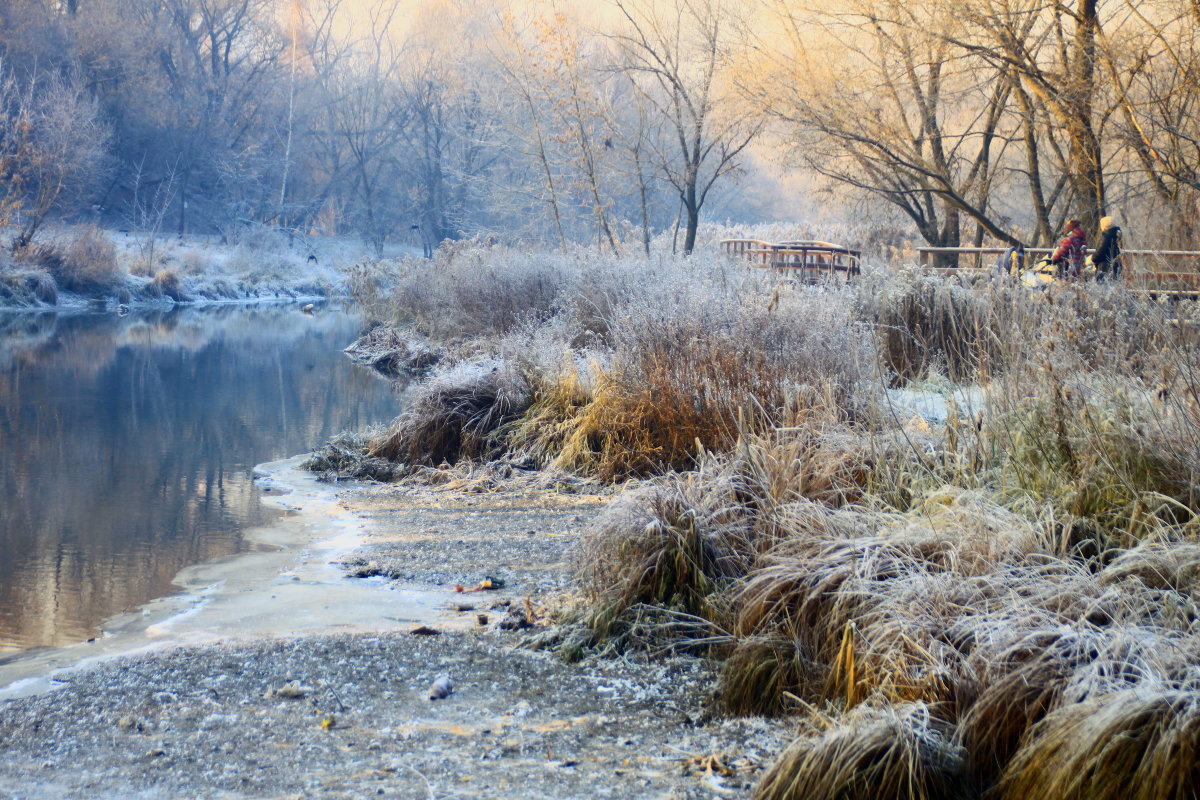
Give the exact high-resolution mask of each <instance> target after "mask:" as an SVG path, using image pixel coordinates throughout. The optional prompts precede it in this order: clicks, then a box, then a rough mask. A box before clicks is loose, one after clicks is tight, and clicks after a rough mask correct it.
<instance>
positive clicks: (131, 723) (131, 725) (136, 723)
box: [117, 717, 142, 731]
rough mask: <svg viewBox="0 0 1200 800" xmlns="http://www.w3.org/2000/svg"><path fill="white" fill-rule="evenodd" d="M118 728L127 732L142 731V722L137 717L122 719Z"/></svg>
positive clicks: (118, 721) (119, 720)
mask: <svg viewBox="0 0 1200 800" xmlns="http://www.w3.org/2000/svg"><path fill="white" fill-rule="evenodd" d="M117 727H118V728H120V729H122V730H126V731H140V730H142V722H141V720H139V719H137V718H136V717H121V718H120V719H118V720H117Z"/></svg>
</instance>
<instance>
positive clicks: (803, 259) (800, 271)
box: [721, 239, 862, 283]
mask: <svg viewBox="0 0 1200 800" xmlns="http://www.w3.org/2000/svg"><path fill="white" fill-rule="evenodd" d="M721 249H722V250H723V251H724V252H725V253H726V254H728V255H731V256H737V257H740V258H744V259H746V260H747V261H749V262H750V263H751V264H754V265H756V266H759V267H763V268H764V269H775V270H779V271H781V272H784V273H787V274H789V275H793V276H795V277H797V278H799V279H800V280H802V281H804V282H805V283H816V282H818V281H822V280H849V279H850V278H852V277H854V276H855V275H858V273H859V262H860V259H861V255H862V254H861V253H860V252H859V251H858V250H850V249H849V248H846V247H842V246H840V245H836V244H830V243H829V242H809V241H804V242H763V241H759V240H757V239H725V240H724V241H722V242H721Z"/></svg>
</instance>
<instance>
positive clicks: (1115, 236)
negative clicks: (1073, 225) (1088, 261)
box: [1092, 217, 1121, 281]
mask: <svg viewBox="0 0 1200 800" xmlns="http://www.w3.org/2000/svg"><path fill="white" fill-rule="evenodd" d="M1092 264H1093V265H1095V267H1096V280H1098V281H1106V280H1109V279H1110V278H1111V279H1112V280H1118V279H1119V278H1120V277H1121V229H1120V227H1118V226H1117V224H1116V222H1114V221H1113V218H1112V217H1103V218H1102V219H1101V220H1100V245H1099V246H1098V247H1097V248H1096V252H1094V253H1092Z"/></svg>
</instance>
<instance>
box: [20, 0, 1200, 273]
mask: <svg viewBox="0 0 1200 800" xmlns="http://www.w3.org/2000/svg"><path fill="white" fill-rule="evenodd" d="M1198 14H1200V12H1197V9H1196V5H1195V3H1191V2H1189V1H1188V0H1139V1H1138V2H1134V1H1133V0H1107V1H1106V2H1100V1H1099V0H1075V1H1074V2H1056V3H1044V2H1040V0H1018V1H1017V2H998V0H965V2H942V1H941V0H935V2H931V3H926V4H920V5H914V4H911V3H903V2H894V1H893V0H836V1H830V2H805V1H804V0H756V1H755V2H725V1H724V0H609V1H608V2H604V3H580V2H571V1H570V0H525V1H524V2H515V0H514V2H497V3H487V4H472V3H465V2H462V1H461V0H439V2H436V3H434V2H426V3H413V2H400V0H286V2H283V1H282V0H280V1H279V2H276V1H275V0H69V1H68V2H62V1H61V0H0V63H2V69H3V80H4V87H5V88H4V94H5V98H6V99H5V101H4V109H5V114H6V115H7V116H6V119H8V120H10V122H11V124H9V125H7V127H6V134H5V142H4V153H3V159H4V162H3V163H4V170H5V173H4V174H5V176H6V179H5V188H4V204H5V205H4V207H5V209H6V211H5V219H6V220H7V221H8V224H9V225H10V226H16V228H17V230H18V233H17V234H16V235H15V236H14V237H13V243H14V244H16V245H19V246H27V245H28V244H29V242H30V240H31V239H32V237H33V236H35V235H36V233H37V231H38V230H39V229H40V228H41V227H42V226H43V223H44V221H45V220H47V219H49V218H57V217H61V218H62V219H63V220H64V221H66V222H71V221H81V220H82V221H89V222H99V223H100V224H102V225H107V226H118V227H128V226H130V225H133V226H135V227H142V226H143V225H144V224H145V223H146V220H148V219H151V218H152V219H155V220H157V225H158V226H160V227H162V228H163V229H164V230H170V231H174V232H177V233H203V234H213V235H219V236H222V237H225V238H229V237H235V238H236V237H237V236H238V235H239V231H242V230H245V229H246V228H247V227H248V226H250V227H253V226H266V227H277V228H280V229H282V230H285V231H291V232H295V233H305V234H307V233H322V234H334V235H350V236H357V237H360V238H361V239H362V240H363V241H364V242H366V243H368V244H369V245H370V246H371V247H372V248H374V249H375V250H376V251H379V250H380V248H382V247H383V245H384V243H385V242H388V241H393V242H407V243H409V244H411V245H419V246H422V247H423V248H425V249H428V248H430V247H432V246H435V245H436V244H437V243H439V242H441V241H444V240H447V239H456V238H462V237H472V236H491V237H494V238H497V239H501V240H512V241H518V240H520V241H544V242H549V243H553V244H555V245H556V246H558V247H563V246H565V245H567V244H570V243H579V244H591V245H593V246H596V247H598V248H601V249H604V250H610V251H617V252H620V251H622V250H623V249H625V248H626V247H629V246H632V247H635V248H638V249H642V250H648V249H649V248H650V245H651V242H652V241H653V240H654V239H655V237H656V236H657V235H658V234H660V233H668V232H669V233H671V234H672V235H671V236H669V237H668V239H669V241H670V242H671V245H670V246H671V247H673V248H674V249H677V250H681V251H683V252H690V251H691V250H693V249H694V247H695V246H696V235H697V230H698V226H699V224H700V222H701V220H702V219H705V218H710V217H711V218H714V219H723V220H728V221H739V220H740V221H746V222H766V221H772V220H783V219H787V218H789V217H794V216H795V214H796V209H798V208H810V209H811V208H819V209H820V214H821V219H822V220H824V221H826V222H845V223H853V222H854V218H855V215H857V214H861V213H867V214H870V215H872V216H875V217H878V218H880V219H883V220H888V223H887V224H889V225H895V226H899V227H900V228H902V229H907V230H910V231H911V232H912V236H913V237H914V238H916V239H918V240H919V241H921V242H923V243H926V244H929V245H937V246H946V247H954V246H959V245H967V244H982V243H993V244H1000V243H1016V242H1020V243H1023V244H1027V245H1032V244H1047V243H1049V242H1050V241H1051V240H1052V239H1053V238H1054V237H1055V236H1056V235H1057V233H1058V231H1059V230H1060V229H1061V227H1062V223H1063V221H1064V220H1066V219H1068V218H1071V217H1078V218H1080V219H1081V220H1082V221H1083V222H1084V226H1085V228H1087V229H1089V230H1095V229H1096V226H1097V224H1098V221H1099V219H1100V218H1101V217H1103V216H1106V215H1110V214H1117V215H1119V216H1120V217H1121V218H1123V219H1126V220H1128V221H1129V223H1130V228H1131V229H1133V230H1136V231H1138V236H1139V237H1141V238H1142V239H1143V240H1144V242H1145V243H1146V244H1153V245H1155V246H1159V245H1161V246H1169V247H1177V248H1182V247H1185V246H1195V245H1196V240H1197V236H1200V230H1198V227H1197V193H1198V190H1200V178H1198V177H1197V167H1196V164H1197V162H1198V161H1200V144H1198V142H1200V128H1198V123H1197V122H1196V120H1197V118H1198V115H1197V113H1196V110H1197V103H1200V90H1198V89H1197V86H1198V85H1200V81H1197V78H1196V76H1197V74H1198V73H1200V39H1198V38H1197V37H1198V36H1200V34H1197V31H1198V30H1200V16H1198ZM34 116H36V117H37V119H38V120H39V121H38V122H37V123H36V124H34V122H33V119H34ZM20 119H24V120H25V122H23V123H20V124H18V122H17V121H18V120H20ZM34 138H36V139H37V141H36V142H35V141H34ZM52 139H53V141H51V140H52ZM786 186H793V187H804V188H803V189H799V190H795V189H793V190H789V189H785V188H784V187H786ZM151 206H153V213H151V210H150V207H151ZM668 239H664V240H663V241H667V240H668Z"/></svg>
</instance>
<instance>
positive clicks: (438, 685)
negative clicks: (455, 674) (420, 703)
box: [429, 675, 454, 700]
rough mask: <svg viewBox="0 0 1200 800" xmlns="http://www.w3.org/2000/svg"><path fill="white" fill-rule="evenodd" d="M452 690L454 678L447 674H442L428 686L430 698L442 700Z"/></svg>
mask: <svg viewBox="0 0 1200 800" xmlns="http://www.w3.org/2000/svg"><path fill="white" fill-rule="evenodd" d="M453 692H454V679H453V678H451V677H450V676H449V675H442V676H441V677H440V678H438V679H437V680H436V681H434V682H433V685H432V686H430V687H429V699H430V700H443V699H445V698H447V697H449V696H450V695H451V694H453Z"/></svg>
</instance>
